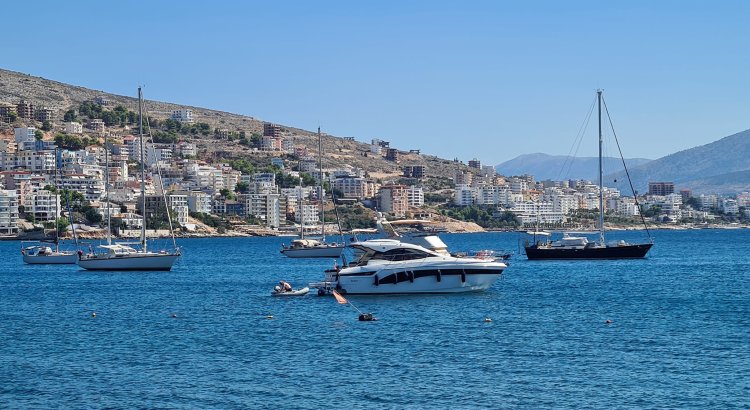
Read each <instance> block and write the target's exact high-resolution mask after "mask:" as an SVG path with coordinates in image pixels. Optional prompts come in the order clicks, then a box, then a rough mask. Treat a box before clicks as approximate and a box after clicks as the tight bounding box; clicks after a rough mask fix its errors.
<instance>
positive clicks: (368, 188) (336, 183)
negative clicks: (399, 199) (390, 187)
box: [332, 177, 375, 200]
mask: <svg viewBox="0 0 750 410" xmlns="http://www.w3.org/2000/svg"><path fill="white" fill-rule="evenodd" d="M332 188H333V189H336V190H338V191H341V194H342V195H343V197H344V198H354V199H359V200H362V199H364V198H371V197H372V196H373V195H374V194H375V192H374V191H375V184H374V183H373V182H372V181H368V180H367V179H365V178H361V177H341V178H336V179H334V180H333V183H332Z"/></svg>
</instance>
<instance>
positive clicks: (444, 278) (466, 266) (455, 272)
mask: <svg viewBox="0 0 750 410" xmlns="http://www.w3.org/2000/svg"><path fill="white" fill-rule="evenodd" d="M349 247H350V248H351V249H352V250H353V251H354V253H355V257H356V261H355V262H352V263H350V264H349V265H348V266H347V267H344V268H343V269H334V270H329V271H326V280H325V281H323V282H318V283H311V284H310V287H311V288H317V289H320V290H321V291H322V292H330V291H331V290H334V289H335V290H337V291H338V292H340V293H342V294H392V293H459V292H474V291H481V290H485V289H487V288H489V287H490V286H492V284H493V283H495V281H496V280H497V279H498V278H499V277H500V275H501V274H502V272H503V270H504V269H505V268H506V267H507V265H506V264H504V263H502V262H498V261H495V260H492V259H477V258H456V257H452V256H449V255H444V254H439V253H437V252H435V251H432V250H429V249H426V248H424V247H422V246H419V245H415V244H411V243H405V242H401V241H398V240H393V239H373V240H369V241H363V242H355V243H353V244H351V245H350V246H349Z"/></svg>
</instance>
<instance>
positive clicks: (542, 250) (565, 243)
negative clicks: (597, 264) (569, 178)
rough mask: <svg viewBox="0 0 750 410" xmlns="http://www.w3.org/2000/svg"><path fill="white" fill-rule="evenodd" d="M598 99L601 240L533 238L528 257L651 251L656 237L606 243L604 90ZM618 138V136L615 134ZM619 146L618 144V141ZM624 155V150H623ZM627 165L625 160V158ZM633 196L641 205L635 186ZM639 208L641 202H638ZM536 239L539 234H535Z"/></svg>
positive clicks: (626, 256) (632, 255) (586, 256)
mask: <svg viewBox="0 0 750 410" xmlns="http://www.w3.org/2000/svg"><path fill="white" fill-rule="evenodd" d="M596 93H597V102H598V109H599V240H598V241H596V242H592V241H589V240H588V238H586V237H583V236H570V235H569V234H567V233H566V234H564V235H563V237H562V238H561V239H559V240H555V241H548V240H547V241H536V240H535V241H534V243H528V242H527V243H526V244H525V246H524V248H525V250H526V257H527V258H528V259H529V260H536V259H638V258H645V257H646V254H647V253H648V251H649V250H650V249H651V247H652V246H653V240H650V241H649V242H648V243H640V244H631V243H628V242H625V241H623V240H620V241H614V242H609V243H607V242H606V241H605V240H604V212H603V209H604V189H603V188H604V187H603V180H604V173H603V170H602V91H601V90H597V92H596ZM615 138H616V137H615ZM618 146H619V144H618ZM620 157H621V158H622V152H621V153H620ZM622 164H623V166H625V160H624V159H623V162H622ZM625 173H626V175H628V181H630V176H629V174H628V169H627V166H625ZM630 187H631V189H632V188H633V185H632V182H631V183H630ZM633 197H634V198H635V201H636V205H638V198H637V196H636V195H635V190H633ZM639 209H640V206H639ZM641 221H643V224H644V227H646V232H647V233H648V235H649V238H650V237H651V234H650V233H649V232H648V227H647V226H646V221H645V219H643V216H642V215H641ZM535 239H536V238H535Z"/></svg>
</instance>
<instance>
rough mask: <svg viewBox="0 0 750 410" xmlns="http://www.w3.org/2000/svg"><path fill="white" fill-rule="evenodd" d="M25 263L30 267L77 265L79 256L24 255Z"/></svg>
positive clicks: (65, 254)
mask: <svg viewBox="0 0 750 410" xmlns="http://www.w3.org/2000/svg"><path fill="white" fill-rule="evenodd" d="M23 261H24V263H28V264H30V265H75V263H76V261H78V255H77V254H75V253H70V254H68V253H63V254H60V255H23Z"/></svg>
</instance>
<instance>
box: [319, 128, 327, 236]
mask: <svg viewBox="0 0 750 410" xmlns="http://www.w3.org/2000/svg"><path fill="white" fill-rule="evenodd" d="M318 180H319V181H320V183H319V184H318V200H319V201H320V228H321V229H320V234H321V235H322V236H323V242H325V241H326V214H325V210H324V209H323V139H322V137H321V136H320V127H318Z"/></svg>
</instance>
